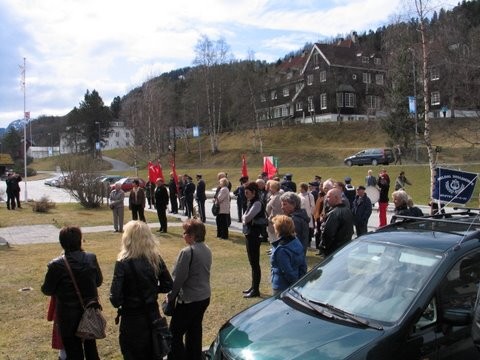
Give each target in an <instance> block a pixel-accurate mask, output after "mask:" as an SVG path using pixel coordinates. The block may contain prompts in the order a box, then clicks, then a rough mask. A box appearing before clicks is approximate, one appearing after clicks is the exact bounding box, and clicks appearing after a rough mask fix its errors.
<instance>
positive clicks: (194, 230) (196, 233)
mask: <svg viewBox="0 0 480 360" xmlns="http://www.w3.org/2000/svg"><path fill="white" fill-rule="evenodd" d="M182 228H183V231H184V232H185V233H186V234H188V235H192V236H193V237H194V239H195V242H203V241H205V234H206V230H205V225H204V224H203V222H201V221H200V220H198V219H187V220H186V221H185V222H184V223H183V225H182Z"/></svg>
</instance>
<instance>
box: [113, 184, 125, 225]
mask: <svg viewBox="0 0 480 360" xmlns="http://www.w3.org/2000/svg"><path fill="white" fill-rule="evenodd" d="M124 199H125V192H124V191H123V190H122V184H120V183H118V182H117V183H115V189H113V190H112V191H111V192H110V196H109V201H110V209H112V213H113V228H114V229H115V232H123V218H124V214H125V208H124V204H123V203H124Z"/></svg>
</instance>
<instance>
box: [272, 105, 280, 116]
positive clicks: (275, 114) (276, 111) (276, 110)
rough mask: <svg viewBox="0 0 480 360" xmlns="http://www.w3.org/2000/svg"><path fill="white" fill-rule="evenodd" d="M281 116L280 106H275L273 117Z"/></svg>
mask: <svg viewBox="0 0 480 360" xmlns="http://www.w3.org/2000/svg"><path fill="white" fill-rule="evenodd" d="M281 116H282V108H279V107H277V108H275V111H274V116H273V117H276V118H279V117H281Z"/></svg>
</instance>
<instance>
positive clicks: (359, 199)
mask: <svg viewBox="0 0 480 360" xmlns="http://www.w3.org/2000/svg"><path fill="white" fill-rule="evenodd" d="M352 213H353V220H354V223H355V230H356V232H357V237H359V236H361V235H363V234H366V233H367V232H368V219H369V218H370V215H372V202H371V201H370V198H369V197H368V196H367V195H366V193H365V186H363V185H360V186H359V187H357V196H355V199H354V200H353V204H352Z"/></svg>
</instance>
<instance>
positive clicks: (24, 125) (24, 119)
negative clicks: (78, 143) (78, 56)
mask: <svg viewBox="0 0 480 360" xmlns="http://www.w3.org/2000/svg"><path fill="white" fill-rule="evenodd" d="M26 72H27V59H26V58H23V68H22V87H23V170H24V176H23V180H24V182H25V202H27V199H28V197H27V95H26V92H27V91H26V83H25V74H26Z"/></svg>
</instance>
